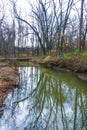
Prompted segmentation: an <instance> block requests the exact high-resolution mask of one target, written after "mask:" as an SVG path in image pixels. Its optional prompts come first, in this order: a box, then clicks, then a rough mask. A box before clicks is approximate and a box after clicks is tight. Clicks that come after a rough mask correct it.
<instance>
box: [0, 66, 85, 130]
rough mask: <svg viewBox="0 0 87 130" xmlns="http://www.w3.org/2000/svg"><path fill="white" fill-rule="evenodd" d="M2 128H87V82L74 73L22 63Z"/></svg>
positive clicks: (55, 129)
mask: <svg viewBox="0 0 87 130" xmlns="http://www.w3.org/2000/svg"><path fill="white" fill-rule="evenodd" d="M19 73H20V86H19V88H15V89H14V90H13V91H12V92H10V93H9V94H8V96H7V98H6V99H5V101H4V104H5V109H4V111H3V114H2V115H1V117H0V130H87V82H85V81H83V80H80V79H78V78H77V77H76V76H74V75H73V74H71V73H68V72H61V71H55V70H52V69H46V68H43V67H40V66H37V67H35V66H28V67H27V66H20V67H19Z"/></svg>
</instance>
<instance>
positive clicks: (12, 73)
mask: <svg viewBox="0 0 87 130" xmlns="http://www.w3.org/2000/svg"><path fill="white" fill-rule="evenodd" d="M17 79H18V71H17V68H16V67H15V66H14V65H12V63H11V64H10V63H8V62H1V61H0V110H1V107H2V104H3V102H4V100H5V98H6V97H7V94H8V93H9V91H11V90H12V89H13V88H15V87H17V86H18V80H17Z"/></svg>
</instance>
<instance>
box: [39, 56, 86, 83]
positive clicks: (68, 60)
mask: <svg viewBox="0 0 87 130" xmlns="http://www.w3.org/2000/svg"><path fill="white" fill-rule="evenodd" d="M44 61H45V60H44ZM40 64H41V65H43V66H45V67H48V68H53V69H55V70H62V71H71V72H72V73H74V74H75V75H76V76H77V77H79V78H80V79H83V80H87V56H86V55H84V54H65V55H64V56H60V57H50V58H49V59H48V60H46V61H45V62H43V61H42V62H41V63H40Z"/></svg>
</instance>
